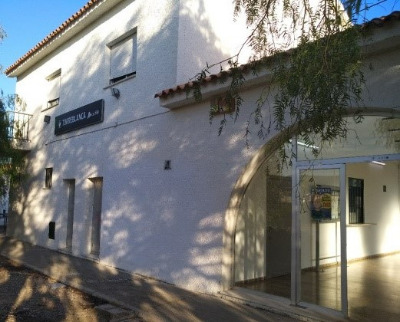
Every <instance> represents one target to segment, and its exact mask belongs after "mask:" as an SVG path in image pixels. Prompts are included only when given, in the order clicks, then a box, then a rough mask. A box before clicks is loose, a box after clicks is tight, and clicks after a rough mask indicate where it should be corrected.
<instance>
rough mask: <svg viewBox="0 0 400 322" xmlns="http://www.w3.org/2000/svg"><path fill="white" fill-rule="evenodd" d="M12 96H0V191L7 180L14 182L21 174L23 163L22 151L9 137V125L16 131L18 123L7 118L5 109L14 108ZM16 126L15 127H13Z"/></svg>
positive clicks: (3, 188)
mask: <svg viewBox="0 0 400 322" xmlns="http://www.w3.org/2000/svg"><path fill="white" fill-rule="evenodd" d="M14 102H15V99H14V96H13V95H9V96H6V97H4V96H3V94H2V93H1V96H0V191H6V189H5V186H6V185H8V182H9V180H11V182H14V181H15V179H19V178H20V177H21V174H22V168H23V164H24V156H23V153H22V152H21V151H20V150H18V149H16V148H15V146H14V145H13V141H12V140H11V139H10V138H9V129H10V126H12V127H14V131H15V130H16V131H17V132H18V125H15V124H13V122H12V120H10V119H9V117H8V114H7V111H10V110H13V109H14ZM15 126H17V129H15Z"/></svg>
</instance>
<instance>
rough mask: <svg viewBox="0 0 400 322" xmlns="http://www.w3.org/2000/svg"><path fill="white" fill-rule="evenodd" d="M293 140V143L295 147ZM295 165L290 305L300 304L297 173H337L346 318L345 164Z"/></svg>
mask: <svg viewBox="0 0 400 322" xmlns="http://www.w3.org/2000/svg"><path fill="white" fill-rule="evenodd" d="M296 142H297V140H293V143H294V144H296V145H297V143H296ZM326 161H327V160H321V161H320V162H315V160H314V161H300V162H299V161H295V162H294V163H293V176H292V200H294V201H295V202H293V203H292V267H291V268H292V271H291V276H292V282H291V302H292V304H293V305H300V303H301V302H302V301H301V219H300V217H301V216H300V191H299V186H300V172H301V171H302V170H310V169H313V170H324V169H338V170H339V185H340V194H339V198H340V199H339V200H340V266H341V268H340V270H341V312H342V314H343V316H345V317H347V316H348V290H347V234H346V217H347V216H346V199H347V193H346V192H347V182H346V163H344V162H343V160H342V162H332V161H333V160H329V162H326Z"/></svg>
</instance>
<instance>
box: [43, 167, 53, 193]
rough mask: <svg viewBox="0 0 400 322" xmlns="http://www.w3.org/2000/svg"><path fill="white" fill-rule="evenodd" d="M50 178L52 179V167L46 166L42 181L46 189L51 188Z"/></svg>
mask: <svg viewBox="0 0 400 322" xmlns="http://www.w3.org/2000/svg"><path fill="white" fill-rule="evenodd" d="M52 179H53V168H46V175H45V181H44V186H45V188H47V189H50V188H51V183H52Z"/></svg>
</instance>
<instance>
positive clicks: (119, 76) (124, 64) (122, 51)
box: [108, 29, 137, 85]
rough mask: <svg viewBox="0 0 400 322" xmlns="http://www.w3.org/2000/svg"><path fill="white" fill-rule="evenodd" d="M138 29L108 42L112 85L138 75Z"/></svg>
mask: <svg viewBox="0 0 400 322" xmlns="http://www.w3.org/2000/svg"><path fill="white" fill-rule="evenodd" d="M136 47H137V37H136V29H135V30H132V31H130V32H128V33H126V34H124V35H123V36H121V37H119V38H118V39H116V40H115V41H113V42H111V43H110V44H108V48H109V49H110V85H112V84H115V83H116V82H119V81H121V80H123V79H126V78H128V77H130V76H133V75H136V56H137V54H136V53H137V50H136Z"/></svg>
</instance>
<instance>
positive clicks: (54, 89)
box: [46, 69, 61, 108]
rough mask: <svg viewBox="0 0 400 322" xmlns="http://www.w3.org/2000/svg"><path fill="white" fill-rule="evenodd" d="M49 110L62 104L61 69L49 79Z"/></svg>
mask: <svg viewBox="0 0 400 322" xmlns="http://www.w3.org/2000/svg"><path fill="white" fill-rule="evenodd" d="M46 79H47V82H48V91H47V108H51V107H54V106H57V105H58V104H59V102H60V86H61V69H59V70H57V71H56V72H54V73H53V74H51V75H50V76H48V77H47V78H46Z"/></svg>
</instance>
